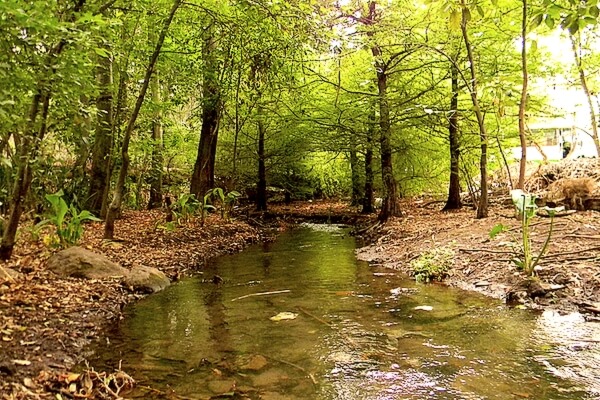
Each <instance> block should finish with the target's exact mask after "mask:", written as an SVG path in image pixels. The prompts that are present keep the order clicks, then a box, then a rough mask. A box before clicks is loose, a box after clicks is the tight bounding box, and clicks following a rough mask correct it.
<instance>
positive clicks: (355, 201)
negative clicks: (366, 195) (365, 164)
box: [350, 135, 363, 206]
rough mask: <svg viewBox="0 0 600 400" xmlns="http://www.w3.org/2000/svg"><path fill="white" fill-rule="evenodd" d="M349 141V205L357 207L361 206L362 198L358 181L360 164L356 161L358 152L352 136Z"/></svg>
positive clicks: (359, 181)
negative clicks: (350, 184)
mask: <svg viewBox="0 0 600 400" xmlns="http://www.w3.org/2000/svg"><path fill="white" fill-rule="evenodd" d="M350 141H351V143H350V172H351V177H352V198H351V205H353V206H358V205H360V204H361V200H362V198H363V195H362V185H361V179H360V163H359V160H358V151H357V150H356V139H355V137H354V135H352V136H351V138H350Z"/></svg>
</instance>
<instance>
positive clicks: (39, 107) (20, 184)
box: [0, 0, 85, 260]
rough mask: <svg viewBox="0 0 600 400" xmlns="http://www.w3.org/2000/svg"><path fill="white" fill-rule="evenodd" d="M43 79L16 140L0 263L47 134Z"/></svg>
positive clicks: (50, 62)
mask: <svg viewBox="0 0 600 400" xmlns="http://www.w3.org/2000/svg"><path fill="white" fill-rule="evenodd" d="M84 4H85V0H78V1H77V3H76V4H75V6H74V8H73V14H72V15H71V17H70V18H71V19H72V18H73V16H74V15H75V14H76V13H78V12H80V11H81V10H82V8H83V6H84ZM66 44H67V40H66V39H61V40H60V41H59V42H58V44H57V45H56V46H54V47H53V48H52V49H51V50H50V51H49V52H48V56H47V57H46V60H45V63H44V65H45V68H46V71H48V72H47V73H48V74H49V75H50V76H51V75H54V74H55V73H56V69H55V67H54V65H55V63H56V58H57V57H58V56H59V55H60V53H62V51H63V49H64V47H65V46H66ZM50 76H45V78H46V79H48V78H49V77H50ZM46 79H42V80H40V81H39V82H38V87H37V92H36V94H35V95H34V96H33V99H32V103H31V107H30V110H29V116H28V119H27V124H26V126H25V130H24V133H23V137H22V138H15V143H19V145H20V146H19V148H18V149H17V159H18V160H17V162H18V165H17V173H16V178H15V182H14V185H13V190H12V194H11V198H10V206H9V216H8V220H7V221H6V225H5V228H4V231H3V232H2V240H0V260H8V259H9V258H10V256H11V255H12V251H13V248H14V246H15V241H16V236H17V228H18V226H19V221H20V219H21V214H22V213H23V203H24V202H25V198H26V196H27V193H29V189H30V187H31V180H32V178H33V171H32V170H31V162H32V161H33V160H35V159H36V157H37V155H38V150H39V147H40V146H41V143H42V141H43V140H44V136H45V135H46V129H47V118H48V110H49V108H50V97H51V93H50V89H51V88H48V87H45V86H46V85H48V81H47V80H46ZM40 112H41V117H40ZM38 117H40V123H39V129H38V128H37V126H38Z"/></svg>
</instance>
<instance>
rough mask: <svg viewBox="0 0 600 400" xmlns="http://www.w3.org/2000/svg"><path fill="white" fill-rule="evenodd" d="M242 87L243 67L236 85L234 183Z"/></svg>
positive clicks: (239, 69)
mask: <svg viewBox="0 0 600 400" xmlns="http://www.w3.org/2000/svg"><path fill="white" fill-rule="evenodd" d="M241 87H242V69H241V67H240V68H238V76H237V82H236V86H235V135H234V138H233V161H232V164H233V168H232V173H231V175H232V179H233V184H234V185H235V184H236V182H237V157H238V139H239V136H240V131H241V129H242V128H241V124H240V89H241Z"/></svg>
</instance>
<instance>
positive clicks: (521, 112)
mask: <svg viewBox="0 0 600 400" xmlns="http://www.w3.org/2000/svg"><path fill="white" fill-rule="evenodd" d="M522 1H523V16H522V18H521V36H522V46H523V47H522V49H521V72H522V73H523V85H522V87H521V101H520V103H519V140H520V142H521V161H520V162H519V180H518V182H517V189H523V187H524V185H525V171H526V170H527V136H526V131H525V111H526V110H527V84H528V80H529V77H528V74H527V0H522Z"/></svg>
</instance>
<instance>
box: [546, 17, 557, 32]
mask: <svg viewBox="0 0 600 400" xmlns="http://www.w3.org/2000/svg"><path fill="white" fill-rule="evenodd" d="M544 23H545V24H546V26H547V27H548V28H550V29H554V24H555V22H554V18H552V17H551V16H549V15H546V18H545V19H544Z"/></svg>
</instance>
